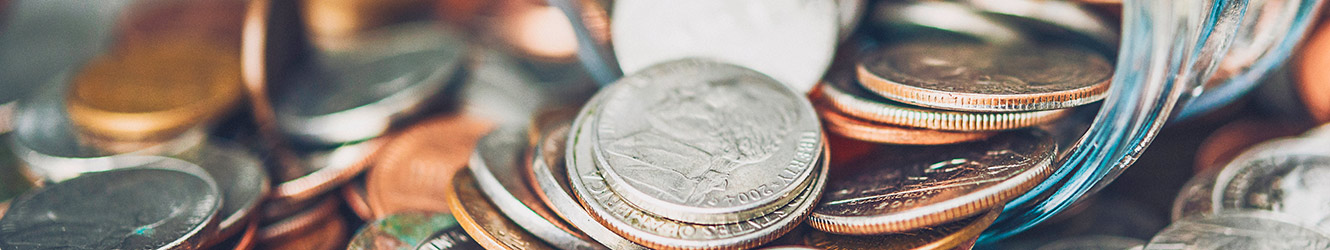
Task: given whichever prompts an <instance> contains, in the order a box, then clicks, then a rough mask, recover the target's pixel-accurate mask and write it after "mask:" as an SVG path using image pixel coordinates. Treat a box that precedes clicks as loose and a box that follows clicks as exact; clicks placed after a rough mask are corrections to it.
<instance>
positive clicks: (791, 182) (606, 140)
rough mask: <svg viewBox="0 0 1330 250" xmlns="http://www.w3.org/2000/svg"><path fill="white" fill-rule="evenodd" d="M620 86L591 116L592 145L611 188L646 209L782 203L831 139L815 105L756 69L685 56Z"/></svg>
mask: <svg viewBox="0 0 1330 250" xmlns="http://www.w3.org/2000/svg"><path fill="white" fill-rule="evenodd" d="M616 85H620V86H623V87H621V88H620V89H619V90H616V91H614V92H610V93H602V94H604V95H606V99H605V101H604V103H603V104H602V106H601V109H602V110H600V111H598V112H597V113H596V114H592V117H590V118H591V119H590V120H587V122H589V123H592V124H591V126H592V129H593V130H592V131H588V133H589V135H590V136H591V137H588V140H589V141H588V143H590V144H591V145H592V147H593V148H594V153H593V152H587V153H593V155H594V157H595V159H596V162H597V164H596V165H594V166H596V167H598V168H599V169H600V171H601V175H602V176H604V177H605V181H606V182H607V183H608V184H609V188H610V189H611V190H613V191H614V193H617V194H619V196H620V197H623V199H624V200H625V201H627V202H628V204H629V205H632V206H633V207H636V208H638V209H639V210H641V211H643V212H647V213H651V214H654V215H658V216H660V217H663V218H668V219H670V220H676V221H681V222H688V223H695V224H708V225H717V224H731V223H736V222H740V221H746V220H749V219H753V218H757V217H761V216H764V215H766V214H767V212H770V211H773V210H775V209H778V208H780V207H783V206H786V204H787V203H789V201H791V200H792V199H795V197H797V196H798V194H799V193H802V192H803V190H805V189H806V188H807V187H808V185H809V183H810V182H811V181H810V180H812V176H813V175H814V174H813V173H815V172H816V171H817V168H816V166H815V165H814V164H813V162H814V161H816V160H817V157H819V156H820V155H821V152H820V151H822V149H823V145H825V142H824V141H823V140H822V133H821V124H820V123H819V122H818V120H817V115H816V113H815V112H814V111H813V108H812V105H811V104H809V103H808V100H807V99H806V98H804V97H803V96H802V95H800V94H796V93H794V92H793V91H791V90H790V89H789V88H786V87H785V86H783V85H781V84H780V82H778V81H776V80H775V79H772V78H770V77H768V76H766V75H763V74H762V73H760V72H757V71H753V70H751V69H747V68H743V67H741V66H736V65H731V64H725V63H720V62H715V61H709V60H705V59H683V60H676V61H670V62H665V63H661V64H657V65H654V66H651V67H650V68H647V69H644V70H641V71H639V72H638V73H636V74H633V75H630V76H628V77H625V78H623V79H620V80H619V81H618V82H617V83H616ZM570 168H572V167H570Z"/></svg>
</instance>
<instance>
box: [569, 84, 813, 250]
mask: <svg viewBox="0 0 1330 250" xmlns="http://www.w3.org/2000/svg"><path fill="white" fill-rule="evenodd" d="M616 86H624V88H627V85H622V84H619V85H616ZM594 112H597V110H594V109H587V108H585V107H584V108H583V110H582V111H580V114H579V115H578V117H579V119H578V120H577V121H575V122H574V123H573V124H574V125H573V128H574V130H573V131H572V132H570V136H571V138H570V139H569V140H568V146H567V147H566V150H568V152H567V154H566V157H567V158H566V159H565V164H566V166H567V168H568V176H569V179H570V180H569V182H570V183H571V187H572V188H571V189H572V190H573V192H574V193H575V194H576V195H575V197H577V198H578V201H579V202H580V203H581V204H582V205H583V207H584V208H585V209H586V211H587V213H589V214H591V217H592V218H595V219H596V220H597V221H599V222H600V223H601V224H602V225H605V226H606V227H607V228H609V229H610V230H612V231H614V232H616V233H618V234H619V235H621V236H623V237H624V238H627V239H629V240H632V241H633V242H636V243H638V244H642V245H643V246H647V247H650V248H654V249H735V248H748V247H754V246H758V245H761V244H764V243H767V242H770V241H772V240H775V239H776V238H778V237H780V236H781V235H783V234H785V233H786V232H789V230H790V229H792V228H794V227H795V226H797V225H798V224H799V222H800V221H803V220H804V218H805V217H806V216H807V213H808V212H809V211H811V209H812V206H813V205H814V204H815V203H816V201H817V194H820V193H822V189H823V187H824V185H825V184H826V180H827V177H826V176H827V175H826V171H827V167H826V165H825V164H826V160H825V158H826V156H825V154H826V153H827V152H828V151H826V150H821V153H822V154H824V155H819V157H818V160H817V161H816V162H815V164H817V165H814V166H813V167H814V168H816V171H817V172H816V173H814V175H813V176H810V178H813V183H812V184H810V185H809V186H808V187H807V188H805V189H804V190H801V191H800V193H799V194H798V196H797V197H795V198H794V199H793V200H791V201H790V202H788V203H786V204H784V206H782V207H779V208H777V209H776V210H773V211H771V212H769V213H765V214H763V215H761V216H760V217H756V218H753V219H749V220H744V221H736V222H732V223H726V224H717V225H705V224H693V223H687V222H681V221H676V220H670V219H667V218H664V217H660V216H657V215H654V214H651V213H648V212H645V211H642V210H641V209H638V208H636V207H633V206H631V205H628V203H627V201H625V200H624V199H623V198H622V196H623V194H619V193H616V192H614V191H612V190H611V189H610V188H609V183H608V182H607V181H606V178H605V177H602V176H603V174H604V172H603V171H602V170H603V169H605V168H604V167H597V166H596V162H597V160H596V159H595V155H594V153H592V152H591V150H593V146H592V145H591V144H593V143H594V141H593V140H592V139H591V138H592V136H591V134H592V133H594V131H593V128H592V126H591V122H590V121H588V119H589V118H588V117H587V116H590V115H591V114H593V113H594ZM823 146H825V145H823Z"/></svg>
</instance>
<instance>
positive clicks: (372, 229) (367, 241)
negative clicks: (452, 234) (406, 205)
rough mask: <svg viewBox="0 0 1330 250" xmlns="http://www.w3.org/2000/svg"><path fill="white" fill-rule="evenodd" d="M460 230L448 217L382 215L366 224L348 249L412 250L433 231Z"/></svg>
mask: <svg viewBox="0 0 1330 250" xmlns="http://www.w3.org/2000/svg"><path fill="white" fill-rule="evenodd" d="M452 229H461V226H459V225H458V224H457V220H456V219H453V216H451V215H448V214H436V213H418V212H413V213H400V214H392V215H388V216H384V217H383V218H382V219H378V220H375V221H373V222H370V223H369V224H365V226H364V227H361V228H360V230H359V231H357V232H356V234H355V236H353V237H351V243H350V245H348V246H347V247H346V248H347V250H412V249H415V248H416V246H419V245H420V244H423V243H425V241H428V240H430V238H431V237H433V236H434V233H435V232H439V231H445V230H452Z"/></svg>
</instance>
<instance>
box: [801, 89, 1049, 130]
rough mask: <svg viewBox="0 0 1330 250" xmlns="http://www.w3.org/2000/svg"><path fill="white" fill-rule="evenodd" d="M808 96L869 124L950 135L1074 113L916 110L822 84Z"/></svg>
mask: <svg viewBox="0 0 1330 250" xmlns="http://www.w3.org/2000/svg"><path fill="white" fill-rule="evenodd" d="M818 85H819V86H817V87H814V88H813V91H811V92H810V93H809V96H810V97H811V98H812V99H814V100H816V101H820V102H823V103H826V104H827V106H830V107H832V108H835V109H836V110H839V111H840V112H841V113H843V114H845V115H847V116H851V117H857V118H860V119H864V120H867V121H873V122H880V123H885V124H894V125H900V126H905V127H912V128H926V129H937V130H947V131H997V130H1011V129H1019V128H1025V127H1031V126H1037V125H1040V124H1045V123H1049V122H1052V121H1055V120H1057V119H1061V118H1062V117H1066V116H1067V115H1070V114H1071V111H1072V110H1073V109H1070V108H1067V109H1055V110H1040V111H1025V112H1002V113H978V112H958V111H948V110H936V109H927V108H913V107H907V106H900V105H895V104H890V103H880V102H874V101H871V100H865V99H862V98H860V97H857V96H854V95H852V94H850V93H846V92H844V91H842V90H839V89H837V88H836V87H835V86H832V85H831V84H827V83H819V84H818Z"/></svg>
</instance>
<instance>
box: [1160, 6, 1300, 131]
mask: <svg viewBox="0 0 1330 250" xmlns="http://www.w3.org/2000/svg"><path fill="white" fill-rule="evenodd" d="M1271 3H1275V4H1278V3H1281V1H1272V0H1254V1H1252V3H1251V5H1252V7H1257V6H1263V5H1265V4H1271ZM1282 3H1283V4H1284V6H1281V7H1285V8H1290V9H1293V10H1294V11H1295V13H1294V15H1293V16H1292V18H1293V19H1292V20H1291V22H1289V26H1288V29H1273V31H1272V32H1269V33H1262V32H1253V33H1247V34H1239V35H1242V36H1271V37H1277V38H1276V39H1280V41H1279V43H1277V44H1275V46H1272V47H1271V48H1269V49H1268V50H1267V51H1266V52H1265V53H1264V54H1262V55H1261V57H1260V58H1259V59H1257V60H1256V61H1255V63H1253V64H1252V65H1251V67H1250V68H1248V69H1247V70H1244V71H1242V72H1241V73H1240V74H1238V75H1235V76H1233V77H1232V78H1229V79H1228V80H1227V81H1225V82H1224V83H1223V84H1221V85H1219V86H1218V87H1216V88H1214V89H1212V90H1208V91H1209V92H1208V93H1203V94H1202V95H1200V96H1198V97H1197V98H1196V99H1195V100H1192V101H1191V102H1189V103H1187V104H1186V105H1185V107H1183V109H1182V112H1181V113H1179V114H1178V115H1177V116H1175V117H1174V118H1173V121H1182V120H1186V119H1189V118H1192V117H1196V116H1198V115H1201V114H1205V113H1208V112H1210V111H1212V110H1214V109H1217V108H1220V107H1223V106H1224V105H1227V104H1228V103H1231V102H1233V101H1234V100H1237V99H1238V97H1241V96H1242V95H1243V94H1246V93H1247V92H1250V91H1251V90H1252V89H1255V88H1256V86H1259V85H1260V84H1259V83H1260V81H1261V79H1262V77H1264V76H1265V75H1266V74H1268V73H1270V71H1272V70H1274V69H1275V68H1278V67H1279V66H1281V65H1283V64H1284V62H1285V61H1286V60H1287V59H1288V57H1289V56H1290V55H1292V53H1293V49H1295V48H1296V47H1297V45H1298V44H1299V43H1300V42H1301V41H1302V40H1303V38H1304V37H1306V35H1307V31H1309V30H1310V28H1311V26H1312V25H1311V24H1313V23H1315V21H1316V10H1319V9H1321V8H1320V6H1321V3H1322V1H1321V0H1300V1H1296V0H1291V1H1282ZM1277 14H1282V13H1277Z"/></svg>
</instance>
